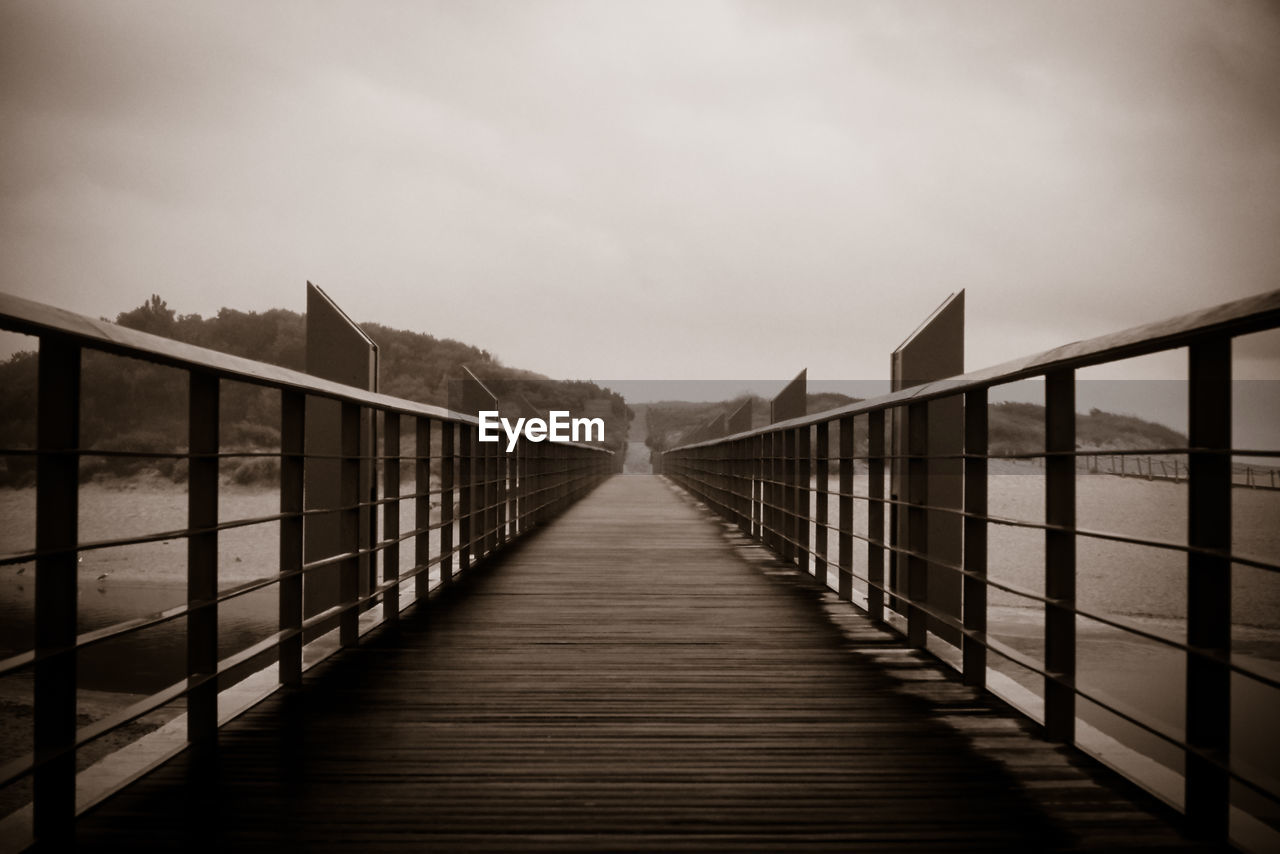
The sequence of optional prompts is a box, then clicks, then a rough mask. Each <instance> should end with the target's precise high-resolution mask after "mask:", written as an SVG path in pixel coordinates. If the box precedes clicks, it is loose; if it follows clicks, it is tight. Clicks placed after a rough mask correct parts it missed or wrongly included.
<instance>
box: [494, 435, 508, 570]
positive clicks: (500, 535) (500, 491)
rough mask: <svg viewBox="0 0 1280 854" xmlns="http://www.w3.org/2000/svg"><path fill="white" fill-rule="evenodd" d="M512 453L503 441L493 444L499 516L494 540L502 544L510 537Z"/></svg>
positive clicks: (495, 489) (496, 501)
mask: <svg viewBox="0 0 1280 854" xmlns="http://www.w3.org/2000/svg"><path fill="white" fill-rule="evenodd" d="M510 458H511V455H510V454H508V453H507V450H506V447H505V446H503V445H502V443H501V442H495V443H494V445H493V463H494V469H495V471H494V479H495V480H496V481H497V482H496V483H495V484H494V491H495V500H494V503H495V504H496V505H497V507H496V508H495V511H496V514H497V518H496V519H494V527H495V528H497V531H496V533H495V535H494V541H495V542H496V543H497V544H498V545H501V544H502V543H505V542H506V541H507V540H508V539H509V537H508V532H507V499H508V498H509V497H510V492H511V489H510V487H511V485H510V483H508V480H507V478H508V476H509V475H510V474H511V471H510V466H508V465H507V463H508V461H509V460H510Z"/></svg>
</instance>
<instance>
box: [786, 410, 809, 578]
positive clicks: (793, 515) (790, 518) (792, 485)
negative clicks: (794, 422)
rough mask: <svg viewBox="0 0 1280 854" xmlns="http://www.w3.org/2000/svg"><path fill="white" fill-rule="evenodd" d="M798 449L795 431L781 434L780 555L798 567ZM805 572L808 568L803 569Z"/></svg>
mask: <svg viewBox="0 0 1280 854" xmlns="http://www.w3.org/2000/svg"><path fill="white" fill-rule="evenodd" d="M797 453H798V448H797V442H796V431H795V430H784V431H783V432H782V456H783V460H782V472H783V475H782V482H783V486H782V507H783V511H782V512H783V517H782V554H783V558H784V559H785V560H786V562H787V563H789V564H791V565H793V566H797V565H799V558H800V555H799V548H798V546H797V544H798V543H799V541H800V536H799V534H800V516H799V507H798V506H797V505H798V504H799V497H800V496H799V492H800V481H799V479H798V478H797V474H798V470H799V466H798V462H799V460H798V457H797ZM805 569H806V571H807V570H808V567H805Z"/></svg>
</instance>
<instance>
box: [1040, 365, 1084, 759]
mask: <svg viewBox="0 0 1280 854" xmlns="http://www.w3.org/2000/svg"><path fill="white" fill-rule="evenodd" d="M1075 403H1076V387H1075V371H1073V370H1070V369H1066V370H1058V371H1050V372H1048V373H1047V374H1045V385H1044V404H1045V415H1044V417H1045V431H1044V449H1045V453H1046V454H1047V456H1046V457H1045V524H1046V525H1050V526H1055V527H1058V528H1064V529H1066V530H1053V529H1050V530H1047V531H1045V554H1044V557H1045V577H1044V592H1045V597H1046V598H1048V600H1049V602H1047V603H1046V604H1045V614H1044V644H1045V648H1044V666H1045V670H1046V671H1048V673H1049V674H1050V676H1052V677H1056V678H1049V677H1045V683H1044V729H1045V736H1046V737H1047V738H1049V739H1050V740H1051V741H1060V742H1064V743H1066V744H1071V743H1073V742H1074V741H1075V731H1076V692H1075V679H1076V615H1075V607H1076V534H1075V530H1074V529H1075V526H1076V459H1075V449H1076V405H1075Z"/></svg>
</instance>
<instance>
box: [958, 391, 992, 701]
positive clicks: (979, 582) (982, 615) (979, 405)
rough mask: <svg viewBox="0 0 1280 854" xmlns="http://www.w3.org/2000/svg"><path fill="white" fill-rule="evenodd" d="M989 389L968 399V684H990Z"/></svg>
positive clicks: (963, 643) (971, 393)
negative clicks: (988, 569) (988, 638)
mask: <svg viewBox="0 0 1280 854" xmlns="http://www.w3.org/2000/svg"><path fill="white" fill-rule="evenodd" d="M987 420H988V419H987V390H986V389H985V388H981V389H975V390H973V391H969V392H965V396H964V453H965V458H964V511H965V517H964V563H963V566H964V568H965V572H966V573H970V574H967V575H965V576H964V627H965V629H966V630H967V631H968V632H974V633H976V634H978V635H980V636H981V638H982V639H981V640H980V639H978V638H973V637H970V636H969V635H968V634H966V635H965V636H964V638H963V639H962V640H961V647H962V650H963V662H964V664H963V671H964V683H965V684H966V685H972V686H973V687H975V688H985V687H986V684H987V646H986V643H985V637H986V633H987V585H986V583H985V581H984V580H985V579H986V577H987V520H986V519H985V518H982V517H985V516H986V515H987V474H988V472H987Z"/></svg>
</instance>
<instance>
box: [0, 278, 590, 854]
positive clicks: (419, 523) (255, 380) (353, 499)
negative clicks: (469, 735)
mask: <svg viewBox="0 0 1280 854" xmlns="http://www.w3.org/2000/svg"><path fill="white" fill-rule="evenodd" d="M0 329H5V330H9V331H12V332H18V333H23V334H27V335H34V336H37V337H38V338H39V355H38V379H37V385H38V402H37V414H36V417H37V429H36V433H37V435H36V446H35V447H34V448H4V449H0V455H6V456H10V457H14V456H17V457H24V456H25V457H34V458H35V462H36V521H35V527H36V531H35V547H34V549H29V550H25V551H21V552H18V553H13V554H6V555H0V566H10V565H15V564H26V563H34V564H35V576H36V577H35V582H36V600H35V603H36V604H35V614H34V645H33V647H32V648H31V649H29V650H26V651H24V652H21V653H19V654H17V655H13V656H11V657H9V658H7V659H5V660H0V676H7V675H10V674H15V673H18V672H21V671H24V670H25V671H30V672H32V673H33V674H34V680H33V681H34V744H33V745H32V750H31V752H30V753H28V754H26V755H24V756H21V757H19V758H17V759H15V760H12V761H9V762H7V763H6V764H4V765H3V766H0V788H3V787H4V786H7V785H9V784H12V783H14V782H15V781H18V780H21V779H23V778H26V777H31V778H32V780H33V787H32V807H33V819H32V827H33V833H34V836H35V839H36V840H37V841H39V842H41V843H44V842H48V841H54V842H56V841H57V840H60V839H62V840H65V839H66V838H67V837H68V835H69V834H70V833H71V832H72V828H73V819H74V817H75V814H76V762H75V759H76V751H77V749H79V748H81V747H83V746H84V745H86V744H88V743H89V742H91V741H93V740H94V739H97V738H99V737H101V736H103V735H104V734H106V733H108V732H112V731H113V730H116V729H118V728H120V727H122V726H124V725H126V724H128V723H130V722H131V721H135V720H137V719H138V718H140V717H142V716H143V715H146V714H148V713H149V712H152V711H154V710H156V709H159V708H160V707H162V706H164V705H166V704H168V703H171V702H173V701H174V700H177V699H180V698H185V701H186V716H187V717H186V723H187V728H186V729H187V744H188V745H199V744H202V743H208V742H210V740H211V739H213V738H214V736H215V735H216V732H217V728H218V726H219V712H218V698H219V692H220V690H221V689H223V688H224V687H225V685H224V683H228V682H231V681H234V679H235V677H236V675H238V674H242V673H243V671H244V669H245V667H246V666H247V665H252V664H253V663H254V662H261V661H262V659H263V658H264V656H265V657H269V658H270V659H271V660H274V661H278V672H279V679H278V681H277V682H276V683H275V685H273V686H271V687H270V688H269V689H268V691H267V693H270V691H272V690H274V689H275V688H276V687H279V686H293V685H298V684H300V682H301V679H302V673H303V670H304V663H303V647H304V639H305V640H306V641H307V642H310V641H311V640H312V638H313V637H315V636H316V635H317V634H318V633H320V632H324V631H326V630H327V629H329V627H332V626H334V625H335V624H336V631H337V633H338V636H339V638H338V639H339V644H338V646H337V648H339V649H340V648H342V647H350V646H354V645H356V644H357V642H358V640H359V637H360V634H361V623H360V617H361V614H362V613H364V612H367V611H369V610H371V609H372V608H374V606H376V605H379V604H381V605H382V606H383V607H382V616H381V621H379V622H394V621H395V620H396V619H397V617H398V614H399V612H400V610H401V608H402V607H405V606H406V602H405V599H412V600H413V601H416V600H418V599H421V598H422V597H425V596H427V595H428V594H429V593H431V592H432V590H434V589H435V588H434V587H433V586H432V585H431V583H430V578H431V575H430V573H431V572H432V570H434V571H435V572H436V573H437V574H438V576H439V583H438V585H436V586H437V587H440V586H447V585H449V584H450V582H451V581H452V580H453V579H454V577H455V576H457V575H458V574H459V573H462V572H465V571H467V570H469V569H471V568H473V567H475V566H477V565H478V564H479V563H481V562H483V561H484V560H486V559H487V558H489V557H490V556H491V555H493V554H495V553H496V552H498V551H499V550H501V549H502V548H503V546H504V545H505V544H507V543H508V542H511V541H513V540H515V539H516V538H518V537H520V536H522V535H524V534H525V533H527V532H528V531H530V530H531V529H533V528H534V527H536V526H537V525H539V524H541V523H543V522H545V521H547V520H548V519H550V518H551V517H552V516H554V515H556V514H557V513H559V512H560V511H561V510H563V509H564V508H566V507H567V506H569V505H570V504H572V503H573V502H574V501H576V500H577V499H579V498H581V497H582V496H583V495H585V494H586V493H587V492H588V491H589V490H591V489H592V488H593V487H594V486H596V485H597V484H598V483H599V482H600V481H601V480H602V479H603V478H604V477H606V476H608V474H610V473H611V472H612V471H613V469H614V465H613V461H612V456H613V455H612V453H611V452H609V451H607V450H602V449H600V448H597V447H592V446H588V445H577V444H571V443H556V444H552V443H530V442H528V441H527V440H525V439H524V438H523V437H522V438H521V441H520V444H519V446H518V447H517V448H516V449H515V450H514V451H513V452H511V453H507V452H505V450H504V449H505V443H504V446H503V448H504V449H499V447H498V445H497V444H495V443H480V442H479V441H478V439H477V429H476V424H477V422H476V419H475V418H474V417H471V416H466V415H461V414H458V413H455V412H451V411H448V410H445V409H441V408H438V407H434V406H428V405H424V404H419V403H415V402H412V401H408V400H403V399H399V398H394V397H390V396H386V395H381V394H376V393H372V392H365V391H361V390H358V389H355V388H353V387H350V386H344V385H340V384H338V383H333V382H328V381H325V380H320V379H317V378H315V377H311V376H308V375H306V374H302V373H299V372H296V371H291V370H288V369H285V368H280V367H277V366H274V365H269V364H265V363H261V362H254V361H251V360H248V359H242V358H239V357H235V356H230V355H227V354H224V353H219V352H216V351H212V350H205V349H202V348H199V347H194V346H191V345H187V344H182V343H179V342H176V341H172V340H169V339H166V338H161V337H158V336H154V335H149V334H146V333H143V332H138V331H135V330H131V329H126V328H124V327H119V326H115V325H113V324H110V323H107V322H105V321H95V320H92V319H90V318H86V317H82V316H79V315H75V314H71V313H69V312H65V311H61V310H59V309H55V308H51V307H49V306H45V305H41V304H39V303H35V302H31V301H28V300H23V299H20V298H17V297H13V296H10V295H5V294H0ZM85 350H97V351H102V352H105V353H109V354H115V355H119V356H127V357H130V358H133V359H141V360H144V361H146V362H149V363H153V364H158V365H164V366H169V367H172V368H177V369H179V370H180V371H183V372H185V373H186V375H187V377H188V380H189V415H188V425H189V435H188V437H187V442H188V447H187V450H186V451H185V452H183V453H176V454H167V455H159V456H169V457H175V458H180V459H184V460H186V461H188V465H189V480H188V495H187V502H188V511H187V515H188V523H187V526H186V527H183V528H180V529H177V530H166V531H156V532H153V533H148V534H143V535H132V536H126V537H116V538H109V539H102V540H97V541H93V542H85V541H83V540H81V539H80V537H79V532H78V507H79V490H80V476H79V468H80V460H81V457H82V456H89V455H92V456H100V455H103V454H104V453H106V454H108V455H113V456H125V457H155V456H158V455H157V454H155V453H153V452H148V451H139V452H136V453H135V452H131V451H108V452H104V451H102V450H97V449H86V448H82V447H81V446H80V423H81V412H80V409H81V406H80V404H81V389H80V385H81V355H82V352H83V351H85ZM223 381H234V382H237V383H247V384H251V385H255V386H259V387H265V388H268V389H274V390H277V391H278V392H279V401H280V425H279V428H280V449H279V452H251V453H247V452H236V451H231V452H224V451H222V450H221V448H220V441H219V404H220V399H221V392H222V389H221V385H222V382H223ZM309 397H311V398H316V399H326V400H330V401H337V402H338V403H339V404H340V409H341V416H340V419H341V427H340V436H341V439H340V441H341V448H342V451H341V453H340V454H338V455H336V456H335V455H331V454H330V455H324V454H309V453H308V452H307V448H306V447H305V436H306V420H307V406H306V402H307V399H308V398H309ZM369 411H372V412H374V413H378V417H379V418H380V420H381V424H382V436H383V440H382V448H383V453H380V454H379V453H376V452H375V453H374V454H373V456H371V457H370V456H362V455H361V441H360V425H361V422H362V420H364V419H363V416H362V413H364V412H369ZM406 419H407V420H408V422H409V424H410V425H411V426H410V428H409V433H408V435H412V436H413V437H414V440H415V443H416V444H415V452H414V453H413V454H411V455H407V456H403V457H402V456H401V427H402V421H404V420H406ZM433 449H434V450H433ZM241 457H269V458H273V459H277V460H278V461H279V468H280V473H279V498H280V508H279V512H278V513H274V514H270V515H264V516H258V517H254V518H246V519H235V520H233V521H222V520H220V519H219V509H218V508H219V501H218V496H219V463H220V461H222V460H227V459H233V458H241ZM321 459H324V460H337V461H338V466H337V468H338V475H337V476H338V478H339V479H340V489H341V495H342V500H341V503H340V505H339V506H337V507H331V508H319V509H307V508H306V507H305V505H304V500H303V499H304V477H303V473H304V465H305V463H306V461H308V460H321ZM409 462H411V463H412V464H413V466H414V469H415V481H414V489H413V491H411V492H408V493H402V492H401V488H402V487H401V466H402V463H409ZM362 464H364V465H367V466H378V465H379V464H380V465H381V469H382V476H381V478H380V480H381V495H380V497H375V496H372V495H368V496H366V499H367V500H361V495H360V492H361V490H360V486H359V484H360V466H361V465H362ZM433 466H434V467H435V468H436V469H437V470H438V483H439V485H438V487H433V485H432V469H433ZM401 502H413V505H412V506H413V508H414V522H413V528H412V530H408V531H401V530H400V512H399V510H400V504H401ZM433 504H437V505H438V506H439V513H438V519H437V520H436V521H432V518H431V516H432V513H431V510H432V505H433ZM379 509H381V511H382V513H381V516H382V525H381V533H380V536H379V537H378V538H376V539H372V540H371V538H369V537H362V534H361V527H362V522H361V513H365V514H366V519H367V514H368V513H376V512H377V511H378V510H379ZM455 511H456V512H455ZM264 523H278V525H279V553H278V556H272V558H271V560H272V561H273V562H275V563H276V564H277V571H276V572H274V573H271V574H269V575H268V576H267V577H264V578H261V579H259V580H256V581H252V582H250V583H244V584H239V585H236V586H231V587H228V588H224V589H220V588H219V583H218V538H219V534H220V533H221V532H224V531H227V530H229V529H232V528H239V527H244V526H249V525H257V524H264ZM308 524H326V525H327V524H332V525H335V526H336V527H337V528H338V530H339V539H340V542H341V548H340V550H339V552H338V553H337V554H334V555H331V556H329V557H324V558H321V559H316V560H310V561H305V562H304V550H303V549H304V547H303V543H304V538H303V529H304V525H308ZM455 533H456V539H457V541H456V542H455V541H454V540H455ZM183 538H185V540H186V542H187V596H186V602H185V604H183V605H181V606H178V607H175V608H171V609H168V610H166V611H164V612H162V613H158V614H152V615H148V616H143V617H140V618H136V619H132V620H129V621H126V622H123V623H118V624H116V625H111V626H108V627H105V628H100V629H97V630H94V631H90V632H79V631H78V627H77V607H78V606H77V561H78V559H79V557H80V555H81V554H82V553H85V552H88V551H92V550H98V549H106V548H112V547H118V546H128V545H136V544H142V543H159V542H162V541H166V540H178V539H183ZM433 539H435V540H436V541H437V543H438V545H437V546H436V548H435V549H433V548H432V540H433ZM410 545H411V546H412V548H413V565H412V568H411V569H409V570H408V571H405V572H402V571H401V556H400V549H401V547H402V546H406V547H407V546H410ZM378 556H380V558H381V561H380V562H381V569H382V572H381V578H380V580H379V579H377V578H374V579H371V580H369V583H364V584H362V583H361V579H360V578H359V571H360V570H359V568H360V565H361V561H362V560H363V561H365V562H366V565H367V564H368V563H369V562H370V561H373V560H375V559H376V557H378ZM332 566H336V567H337V573H338V578H339V585H338V586H339V597H338V598H339V601H338V603H337V604H336V605H334V606H332V607H329V608H327V609H326V610H324V611H322V612H320V613H315V614H310V615H305V614H304V601H303V581H304V579H305V578H306V577H307V576H308V575H309V574H310V573H313V572H314V571H316V570H318V569H321V568H324V567H332ZM409 582H412V584H413V592H412V594H411V595H406V596H405V597H404V599H402V597H401V586H402V585H406V584H407V583H409ZM268 587H278V593H279V622H278V627H277V629H276V631H274V632H272V633H270V634H269V635H268V636H267V637H265V638H263V639H261V640H260V641H258V642H257V643H254V644H253V645H251V646H249V647H248V648H245V649H242V650H239V651H236V652H235V653H233V654H231V655H227V656H223V657H221V658H220V657H219V651H218V650H219V646H218V609H219V606H220V605H223V604H224V603H227V602H229V601H231V600H233V599H236V598H237V597H241V596H245V595H248V594H250V593H254V592H256V591H259V590H263V589H265V588H268ZM182 619H185V620H186V626H187V665H186V671H187V672H186V677H185V679H183V680H181V681H179V682H176V683H174V684H172V685H169V686H168V687H166V688H164V689H163V690H160V691H158V692H155V693H153V694H151V695H150V696H147V697H145V698H143V699H140V700H138V701H137V702H135V703H132V704H131V705H129V706H128V707H126V708H124V709H121V710H119V711H117V712H115V713H114V714H111V715H109V716H107V717H106V718H104V719H101V720H98V721H97V722H95V723H92V724H89V725H87V726H78V725H77V720H76V717H77V716H76V711H77V677H76V657H77V653H79V652H80V651H82V650H84V649H86V648H88V647H91V646H95V645H98V644H102V643H104V642H106V641H110V640H113V639H117V638H121V637H124V636H126V635H129V634H132V633H136V632H140V631H142V630H145V629H149V628H153V627H156V626H159V625H161V624H164V623H169V622H170V621H174V620H182ZM366 629H367V627H366ZM304 634H305V638H304ZM313 663H314V662H309V664H308V666H311V664H313ZM264 696H265V694H264Z"/></svg>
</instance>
